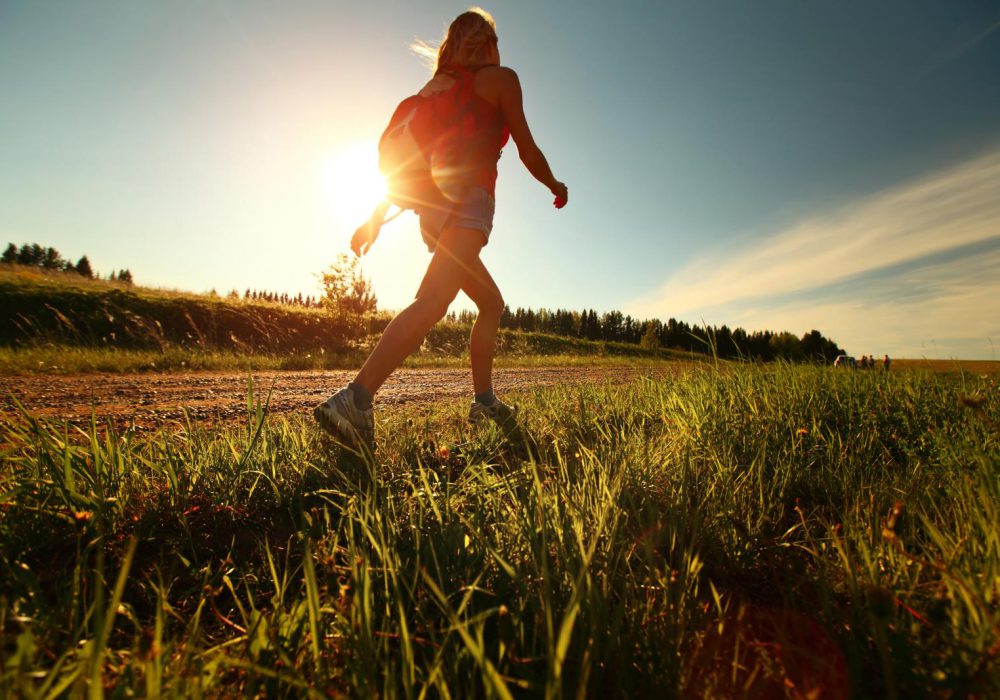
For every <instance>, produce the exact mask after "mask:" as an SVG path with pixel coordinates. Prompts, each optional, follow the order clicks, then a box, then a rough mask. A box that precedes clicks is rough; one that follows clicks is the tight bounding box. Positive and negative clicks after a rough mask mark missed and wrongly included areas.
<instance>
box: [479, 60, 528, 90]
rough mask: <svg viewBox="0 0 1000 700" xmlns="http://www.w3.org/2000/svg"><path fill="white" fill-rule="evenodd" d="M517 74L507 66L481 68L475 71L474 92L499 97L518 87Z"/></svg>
mask: <svg viewBox="0 0 1000 700" xmlns="http://www.w3.org/2000/svg"><path fill="white" fill-rule="evenodd" d="M518 85H519V82H518V79H517V73H515V72H514V69H513V68H508V67H507V66H483V67H482V68H480V69H479V70H477V71H476V91H477V92H481V94H482V93H487V94H494V95H499V94H500V93H504V92H509V91H511V90H514V89H516V88H517V87H518Z"/></svg>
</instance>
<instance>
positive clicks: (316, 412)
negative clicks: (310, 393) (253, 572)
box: [313, 387, 375, 449]
mask: <svg viewBox="0 0 1000 700" xmlns="http://www.w3.org/2000/svg"><path fill="white" fill-rule="evenodd" d="M313 418H315V419H316V422H318V423H319V425H320V427H321V428H323V430H325V431H326V432H328V433H330V434H331V435H333V436H334V437H340V438H342V439H344V440H346V441H348V442H353V443H358V442H361V443H363V444H364V445H366V446H367V447H368V448H369V449H371V448H372V447H374V444H375V411H374V409H371V408H366V409H360V408H358V407H357V406H356V405H355V403H354V391H353V390H352V389H351V388H350V387H345V388H343V389H341V390H340V391H338V392H337V393H336V394H334V395H333V396H331V397H330V398H328V399H327V400H326V401H324V402H323V403H321V404H319V405H318V406H316V408H314V409H313Z"/></svg>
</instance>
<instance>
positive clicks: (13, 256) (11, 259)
mask: <svg viewBox="0 0 1000 700" xmlns="http://www.w3.org/2000/svg"><path fill="white" fill-rule="evenodd" d="M2 261H3V262H5V263H16V262H17V246H16V245H14V244H13V243H8V244H7V249H6V250H4V252H3V258H2Z"/></svg>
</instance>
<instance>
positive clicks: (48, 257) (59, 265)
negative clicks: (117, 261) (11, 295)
mask: <svg viewBox="0 0 1000 700" xmlns="http://www.w3.org/2000/svg"><path fill="white" fill-rule="evenodd" d="M0 262H4V263H9V264H13V265H24V266H26V267H37V268H40V269H42V270H54V271H58V272H75V273H76V274H78V275H80V276H82V277H86V278H87V279H100V274H98V273H97V272H95V271H94V268H93V267H92V266H91V264H90V259H89V258H88V257H87V256H86V255H84V256H82V257H81V258H80V259H79V260H77V261H76V263H73V262H72V261H71V260H69V259H67V258H64V257H63V256H62V253H60V252H59V251H58V250H56V249H55V248H53V247H52V246H41V245H39V244H38V243H23V244H22V245H21V247H20V248H18V247H17V246H16V245H14V244H13V243H8V244H7V248H6V249H4V252H3V256H2V257H0ZM108 279H109V280H116V281H118V282H125V283H126V284H132V282H133V279H132V271H131V270H129V269H128V268H125V269H122V270H112V271H111V274H110V275H108Z"/></svg>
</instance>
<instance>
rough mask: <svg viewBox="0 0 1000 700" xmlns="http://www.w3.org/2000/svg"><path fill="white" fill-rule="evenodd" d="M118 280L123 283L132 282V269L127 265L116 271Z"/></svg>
mask: <svg viewBox="0 0 1000 700" xmlns="http://www.w3.org/2000/svg"><path fill="white" fill-rule="evenodd" d="M118 281H119V282H124V283H125V284H132V271H131V270H129V269H128V268H127V267H126V268H125V269H123V270H119V271H118Z"/></svg>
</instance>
